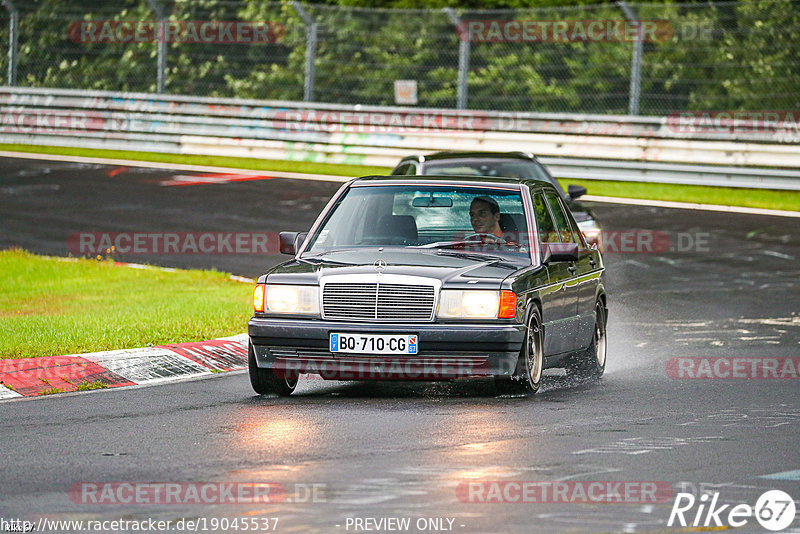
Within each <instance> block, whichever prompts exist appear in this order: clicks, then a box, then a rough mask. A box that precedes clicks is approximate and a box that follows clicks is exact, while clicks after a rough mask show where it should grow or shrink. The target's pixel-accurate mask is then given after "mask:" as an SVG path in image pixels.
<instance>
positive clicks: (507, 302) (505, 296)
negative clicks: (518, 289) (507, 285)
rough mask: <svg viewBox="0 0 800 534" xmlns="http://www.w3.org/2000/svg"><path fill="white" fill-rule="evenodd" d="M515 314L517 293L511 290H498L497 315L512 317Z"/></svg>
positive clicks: (504, 317) (503, 317)
mask: <svg viewBox="0 0 800 534" xmlns="http://www.w3.org/2000/svg"><path fill="white" fill-rule="evenodd" d="M516 315H517V294H516V293H514V292H513V291H501V292H500V310H499V311H498V313H497V316H498V317H499V318H501V319H513V318H514V316H516Z"/></svg>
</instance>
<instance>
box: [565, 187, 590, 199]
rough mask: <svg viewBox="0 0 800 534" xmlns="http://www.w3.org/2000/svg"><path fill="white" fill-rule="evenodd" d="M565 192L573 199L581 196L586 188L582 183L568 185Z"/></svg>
mask: <svg viewBox="0 0 800 534" xmlns="http://www.w3.org/2000/svg"><path fill="white" fill-rule="evenodd" d="M567 194H568V195H569V198H570V199H572V200H575V199H576V198H579V197H582V196H583V195H585V194H586V188H585V187H583V186H582V185H568V186H567Z"/></svg>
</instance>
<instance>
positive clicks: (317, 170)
mask: <svg viewBox="0 0 800 534" xmlns="http://www.w3.org/2000/svg"><path fill="white" fill-rule="evenodd" d="M0 150H6V151H10V152H30V153H33V154H54V155H60V156H83V157H89V158H109V159H129V160H134V161H152V162H155V163H182V164H184V165H207V166H210V167H231V168H235V169H252V170H254V171H276V172H297V173H305V174H330V175H333V176H353V177H355V176H366V175H368V174H389V172H391V170H392V169H391V168H389V167H370V166H366V165H342V164H337V163H317V162H315V161H284V160H274V159H258V158H234V157H230V156H196V155H190V154H164V153H161V152H137V151H133V150H107V149H104V148H74V147H60V146H41V145H22V144H7V143H6V144H4V143H0Z"/></svg>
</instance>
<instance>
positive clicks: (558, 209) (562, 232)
mask: <svg viewBox="0 0 800 534" xmlns="http://www.w3.org/2000/svg"><path fill="white" fill-rule="evenodd" d="M544 195H545V197H546V198H547V203H548V204H549V205H550V210H551V211H552V213H553V217H555V223H556V229H557V230H558V234H559V236H560V237H561V242H562V243H580V238H579V237H578V234H577V233H576V232H575V231H574V230H573V228H572V225H570V224H569V219H568V218H567V215H566V213H564V208H563V207H562V206H561V202H559V201H558V195H556V194H555V193H554V192H552V191H545V193H544Z"/></svg>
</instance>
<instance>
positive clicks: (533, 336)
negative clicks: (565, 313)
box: [495, 307, 544, 393]
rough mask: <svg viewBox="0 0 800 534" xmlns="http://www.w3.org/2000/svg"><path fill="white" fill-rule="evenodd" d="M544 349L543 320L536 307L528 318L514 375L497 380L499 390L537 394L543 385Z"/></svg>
mask: <svg viewBox="0 0 800 534" xmlns="http://www.w3.org/2000/svg"><path fill="white" fill-rule="evenodd" d="M543 348H544V347H543V342H542V318H541V315H540V313H539V309H538V308H536V307H534V308H533V310H532V311H531V313H530V315H529V317H528V323H527V326H526V328H525V342H524V344H523V346H522V351H521V352H520V354H519V360H518V361H517V368H516V370H515V371H514V375H513V376H512V377H497V378H495V384H496V385H497V388H498V390H500V391H501V392H503V393H536V392H537V391H538V390H539V386H540V385H541V383H542V369H543V367H544V350H543Z"/></svg>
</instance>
